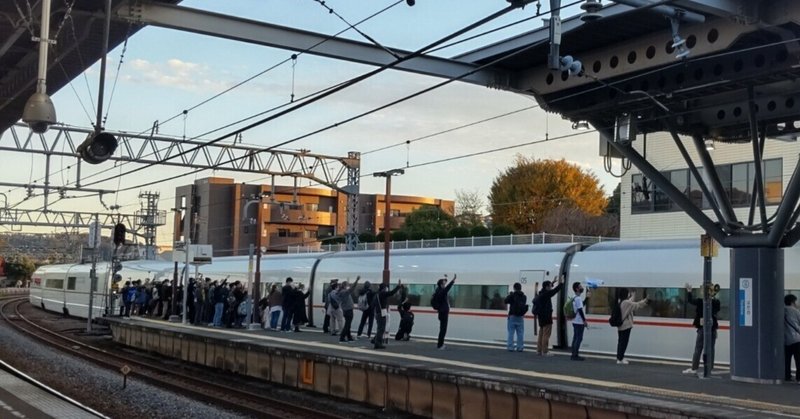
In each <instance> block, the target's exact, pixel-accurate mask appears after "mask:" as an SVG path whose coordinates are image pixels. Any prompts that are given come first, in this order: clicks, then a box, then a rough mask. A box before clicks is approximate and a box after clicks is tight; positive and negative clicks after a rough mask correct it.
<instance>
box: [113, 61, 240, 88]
mask: <svg viewBox="0 0 800 419" xmlns="http://www.w3.org/2000/svg"><path fill="white" fill-rule="evenodd" d="M130 67H131V68H132V71H130V70H129V71H127V72H125V73H124V76H123V80H126V81H128V82H131V83H137V84H144V85H148V86H161V87H171V88H175V89H179V90H184V91H188V92H195V93H209V92H218V91H221V90H224V89H227V88H228V87H230V86H232V85H233V83H232V82H231V81H227V80H224V79H222V78H219V77H217V76H216V75H215V74H212V69H211V68H210V67H209V66H208V65H205V64H199V63H193V62H188V61H183V60H179V59H177V58H171V59H168V60H167V61H165V62H150V61H148V60H144V59H140V58H137V59H133V60H131V62H130ZM123 71H124V70H123Z"/></svg>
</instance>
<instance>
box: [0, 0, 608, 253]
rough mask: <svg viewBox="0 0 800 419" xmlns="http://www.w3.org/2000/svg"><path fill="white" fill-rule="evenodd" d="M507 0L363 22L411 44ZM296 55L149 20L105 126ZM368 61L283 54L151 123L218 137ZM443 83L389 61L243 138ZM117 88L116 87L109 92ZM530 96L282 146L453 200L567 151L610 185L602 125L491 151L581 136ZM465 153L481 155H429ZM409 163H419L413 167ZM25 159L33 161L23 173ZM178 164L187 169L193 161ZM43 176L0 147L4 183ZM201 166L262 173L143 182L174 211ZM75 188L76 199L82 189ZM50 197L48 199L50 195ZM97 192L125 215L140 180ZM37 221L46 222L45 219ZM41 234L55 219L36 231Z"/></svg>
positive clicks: (60, 98) (431, 107) (83, 204)
mask: <svg viewBox="0 0 800 419" xmlns="http://www.w3.org/2000/svg"><path fill="white" fill-rule="evenodd" d="M393 3H395V1H394V0H391V1H390V0H372V1H360V2H356V1H352V0H327V1H326V2H325V3H324V4H325V6H327V7H329V8H332V9H333V10H334V11H335V12H336V14H338V15H340V16H341V17H342V18H344V19H345V20H347V21H348V22H350V23H355V22H358V21H360V20H362V19H364V18H365V17H367V16H369V15H371V14H373V13H375V12H377V11H379V10H381V9H383V8H385V7H386V6H389V5H391V4H393ZM542 3H543V4H542V11H545V10H547V7H548V4H549V2H545V1H543V2H542ZM181 5H182V6H185V7H192V8H198V9H203V10H210V11H214V12H218V13H224V14H229V15H233V16H238V17H242V18H246V19H253V20H259V21H264V22H269V23H274V24H278V25H284V26H289V27H293V28H298V29H303V30H308V31H313V32H318V33H322V34H325V35H330V34H334V33H336V32H339V31H341V30H343V29H345V28H347V24H346V23H344V22H343V21H342V20H340V19H339V18H338V17H337V16H336V15H335V14H332V13H329V10H328V9H327V8H326V7H324V6H322V5H321V4H320V2H319V1H317V0H292V1H289V0H269V1H267V0H237V1H219V0H205V1H204V0H185V1H183V2H182V3H181ZM506 5H507V2H506V1H503V0H482V1H463V0H417V1H416V5H415V6H413V7H409V6H408V5H407V4H406V2H404V1H403V2H400V3H399V4H397V5H396V6H394V7H392V8H390V9H389V10H388V11H386V12H384V13H382V14H380V15H378V16H376V17H374V18H372V19H371V20H369V21H367V22H365V23H363V24H361V25H359V26H358V27H359V29H360V30H361V31H362V32H364V33H365V34H367V35H369V36H370V37H371V38H373V39H374V40H376V41H377V42H379V43H380V44H382V45H385V46H387V47H393V48H400V49H405V50H411V51H413V50H416V49H418V48H420V47H422V46H424V45H427V44H429V43H431V42H433V41H435V40H437V39H439V38H441V37H443V36H446V35H448V34H450V33H452V32H454V31H456V30H458V29H460V28H462V27H464V26H466V25H469V24H471V23H473V22H475V21H477V20H479V19H481V18H483V17H486V16H488V15H489V14H491V13H493V12H495V11H497V10H500V9H502V8H504V7H505V6H506ZM579 11H580V10H579V9H577V8H575V7H573V8H570V9H567V10H565V11H563V12H562V15H564V16H565V17H568V16H572V15H574V14H576V13H578V12H579ZM535 14H536V7H535V5H529V6H528V7H526V8H525V9H523V10H515V11H512V12H511V13H509V14H507V15H506V16H504V17H502V18H500V19H498V20H496V21H493V22H491V23H489V24H487V25H485V26H483V27H481V28H479V29H477V30H475V31H473V32H471V33H469V34H468V35H467V36H469V35H473V34H476V33H480V32H483V31H485V30H489V29H492V28H497V27H499V26H502V25H505V24H508V23H511V22H516V21H519V20H521V19H524V18H528V17H531V16H534V15H535ZM545 17H547V15H542V16H540V17H537V18H535V19H531V20H528V21H526V22H524V23H522V24H518V25H515V26H513V27H511V28H509V29H506V30H503V31H498V32H496V33H493V34H490V35H488V36H483V37H479V38H477V39H474V40H471V41H468V42H464V43H461V44H458V45H456V46H453V47H451V48H447V49H443V50H441V51H437V52H436V53H435V55H439V56H443V57H452V56H455V55H457V54H459V53H463V52H466V51H471V50H473V49H477V48H480V47H482V46H485V45H489V44H491V43H494V42H497V41H500V40H502V39H505V38H508V37H511V36H513V35H516V34H519V33H523V32H527V31H531V30H534V29H537V28H539V27H541V25H542V18H545ZM341 36H343V37H347V38H351V39H357V40H360V41H364V38H363V37H362V36H361V35H360V34H358V33H356V32H355V31H353V30H349V31H348V32H345V33H344V34H342V35H341ZM462 38H463V37H462ZM292 53H294V52H292V51H287V50H281V49H273V48H267V47H263V46H257V45H250V44H245V43H241V42H235V41H229V40H225V39H220V38H214V37H211V36H205V35H196V34H191V33H185V32H180V31H176V30H172V29H162V28H156V27H146V28H144V29H143V30H141V31H139V32H138V33H136V34H135V35H133V36H131V37H130V39H129V40H128V42H127V46H126V48H125V49H124V55H123V47H122V46H120V47H118V48H116V49H114V50H112V51H110V52H109V55H108V72H107V76H106V82H107V85H106V96H105V102H106V105H107V121H106V125H105V128H106V129H108V130H114V131H128V132H143V131H148V132H149V130H150V127H152V126H153V124H154V122H155V121H167V120H168V119H169V118H171V117H173V116H175V115H179V114H181V112H182V111H183V110H184V109H191V108H193V107H195V106H196V105H197V104H199V103H201V102H203V101H205V100H206V99H208V98H210V97H212V96H214V95H216V94H218V93H220V92H221V91H224V90H225V89H228V88H230V87H231V86H234V85H236V84H237V83H240V82H242V81H243V80H245V79H247V78H250V77H252V76H253V75H256V74H259V73H261V72H264V70H265V69H267V68H270V67H273V66H275V65H276V64H278V63H281V62H282V61H284V60H286V59H287V58H289V57H290V56H291V55H292ZM120 61H121V63H120ZM372 69H374V67H371V66H365V65H360V64H353V63H349V62H345V61H340V60H336V59H330V58H322V57H315V56H312V55H308V54H302V55H300V56H299V57H298V58H297V60H296V61H295V63H294V65H292V63H291V61H289V62H287V63H285V64H282V65H278V66H276V67H275V68H274V69H272V70H270V71H267V72H265V73H264V74H262V75H260V76H258V77H256V78H254V79H253V80H252V81H250V82H247V83H245V84H243V85H241V86H240V87H237V88H235V89H233V90H232V91H230V92H228V93H225V94H224V95H221V96H220V97H218V98H216V99H214V100H211V101H209V102H208V103H206V104H204V105H202V106H198V107H196V108H194V109H192V110H191V111H190V112H188V113H187V114H186V116H185V117H182V116H181V117H177V118H175V119H173V120H172V121H170V122H166V123H160V125H159V132H160V133H161V134H167V135H176V136H179V137H182V136H186V137H195V136H200V138H202V139H204V140H211V139H215V138H217V137H219V136H220V135H221V134H223V133H229V132H231V131H232V130H233V129H235V128H236V127H240V126H242V125H241V124H240V125H237V126H234V127H232V128H228V129H224V130H222V131H219V132H216V133H214V134H210V135H205V134H206V133H208V132H210V131H212V130H215V129H217V128H219V127H220V126H222V125H226V124H228V123H231V122H234V121H237V120H240V119H242V118H244V117H247V116H250V115H253V114H256V113H259V112H263V111H265V110H267V109H270V108H273V107H275V106H279V105H282V104H285V103H286V102H288V101H289V100H290V97H291V95H292V93H294V95H295V97H296V98H299V97H302V96H304V95H308V94H311V93H313V92H316V91H318V90H320V89H324V88H327V87H330V86H332V85H335V84H337V83H340V82H342V81H345V80H347V79H349V78H351V77H354V76H357V75H360V74H363V73H366V72H368V71H370V70H372ZM99 71H100V70H99V62H98V63H96V64H95V65H93V66H92V67H91V68H90V69H89V70H87V71H86V72H85V74H84V75H81V76H80V77H78V78H76V79H75V80H73V82H72V83H71V84H70V85H69V86H66V87H64V88H63V89H61V90H60V91H59V92H57V93H56V94H55V95H53V97H52V99H53V102H54V104H55V106H56V111H57V114H58V120H59V122H61V123H64V124H67V125H72V126H78V127H85V128H90V127H91V126H92V125H93V120H94V118H95V117H94V115H95V113H96V111H95V110H94V103H96V101H97V87H98V79H99ZM441 81H442V79H440V78H436V77H429V76H421V75H415V74H410V73H407V72H400V71H393V70H388V71H385V72H383V73H381V74H379V75H377V76H375V77H372V78H369V79H367V80H365V81H364V82H362V83H360V84H357V85H355V86H353V87H350V88H347V89H345V90H343V91H341V92H339V93H336V94H334V95H332V96H329V97H328V98H325V99H323V100H321V101H319V102H316V103H314V104H312V105H309V106H306V107H304V108H302V109H300V110H298V111H297V112H293V113H291V114H289V115H286V116H285V117H281V118H278V119H276V120H274V121H272V122H269V123H267V124H264V125H261V126H259V127H257V128H254V129H251V130H248V131H246V132H244V133H243V143H244V144H246V145H252V146H257V147H268V146H271V145H273V144H276V143H280V142H283V141H286V140H288V139H292V138H294V137H296V136H299V135H302V134H306V133H308V132H310V131H314V130H316V129H319V128H322V127H325V126H328V125H330V124H333V123H336V122H339V121H342V120H344V119H346V118H349V117H352V116H354V115H357V114H359V113H361V112H364V111H367V110H370V109H373V108H375V107H378V106H381V105H384V104H386V103H388V102H391V101H393V100H396V99H398V98H401V97H403V96H406V95H409V94H412V93H414V92H417V91H419V90H422V89H424V88H427V87H429V86H432V85H434V84H436V83H439V82H441ZM111 91H113V96H111V95H110V93H111ZM536 105H537V103H536V100H535V99H534V98H533V97H530V96H524V95H520V94H517V93H511V92H507V91H500V90H495V89H489V88H486V87H481V86H476V85H472V84H466V83H458V82H456V83H451V84H449V85H447V86H445V87H442V88H439V89H436V90H433V91H431V92H429V93H426V94H424V95H422V96H419V97H417V98H414V99H411V100H409V101H406V102H403V103H401V104H398V105H395V106H392V107H390V108H387V109H384V110H381V111H378V112H376V113H374V114H372V115H369V116H367V117H364V118H360V119H358V120H355V121H353V122H350V123H347V124H342V125H340V126H338V127H336V128H335V129H331V130H328V131H326V132H323V133H320V134H317V135H314V136H311V137H308V138H305V139H303V140H300V141H297V142H294V143H292V144H289V145H287V146H285V147H284V148H283V149H287V150H299V149H307V150H310V151H311V152H312V153H317V154H327V155H340V156H346V155H347V153H348V151H359V152H361V153H362V154H363V155H362V161H361V173H362V174H369V173H373V172H377V171H385V170H390V169H395V168H405V167H407V166H410V167H409V168H408V170H406V173H405V175H403V176H401V177H398V178H395V179H394V181H393V182H392V189H393V191H392V192H393V193H395V194H401V195H421V196H432V197H437V198H443V199H454V198H455V195H456V191H468V192H477V193H478V195H479V196H480V197H482V198H483V199H484V203H488V199H487V197H488V195H489V190H490V188H491V184H492V182H493V180H494V179H495V178H496V177H497V176H498V175H499V174H501V173H502V172H503V171H504V170H505V169H506V168H508V167H510V166H512V165H513V164H514V160H515V156H516V155H517V154H521V155H524V156H526V157H533V158H540V159H561V158H564V159H566V160H567V161H569V162H572V163H575V164H577V165H579V166H580V167H582V168H584V169H585V170H587V171H589V172H591V173H593V174H594V175H596V176H597V177H598V179H599V180H600V183H601V185H602V186H603V187H604V189H605V191H606V193H607V194H610V193H611V191H612V190H613V189H614V187H615V186H616V185H617V183H618V179H617V178H614V177H613V176H612V175H610V174H607V173H606V172H605V171H604V169H603V161H602V158H601V157H599V156H598V137H597V134H596V133H587V134H585V135H580V136H576V137H571V138H568V139H563V140H553V141H549V142H545V143H541V144H536V145H529V146H524V147H516V148H512V149H510V150H506V151H502V152H495V153H485V152H486V151H488V150H492V149H495V148H501V147H506V146H515V145H519V144H523V143H527V142H532V141H536V140H542V139H544V138H545V137H546V136H547V137H550V138H553V137H558V136H562V135H565V134H574V133H575V131H573V130H572V128H571V123H570V122H569V121H565V120H563V119H562V118H561V117H560V116H559V115H556V114H547V113H546V112H544V111H543V110H541V109H539V108H538V107H537V106H536ZM524 108H532V109H527V110H524V111H521V112H517V113H515V114H513V115H510V116H507V117H503V118H498V119H496V120H493V121H491V122H487V123H482V124H477V125H474V126H471V127H469V128H464V129H460V130H456V131H453V132H450V133H446V134H442V135H437V136H433V137H431V138H426V139H423V140H419V141H413V142H412V143H411V144H409V145H406V144H405V142H406V141H408V140H415V139H417V138H420V137H423V136H428V135H431V134H435V133H438V132H441V131H444V130H449V129H452V128H455V127H459V126H462V125H465V124H470V123H474V122H476V121H479V120H482V119H486V118H491V117H495V116H498V115H501V114H505V113H508V112H513V111H519V110H521V109H524ZM223 142H232V140H224V141H223ZM397 144H399V146H397V147H392V148H388V149H386V150H383V151H379V152H372V153H370V151H371V150H375V149H378V148H382V147H385V146H390V145H397ZM471 153H477V155H476V156H473V157H469V158H463V159H456V160H452V161H449V162H445V163H437V164H427V165H424V163H428V162H432V161H438V160H441V159H447V158H452V157H457V156H463V155H467V154H471ZM12 159H13V160H15V162H16V163H18V164H19V163H22V162H25V164H21V165H14V164H10V163H11V162H12ZM28 160H30V163H28ZM73 163H74V161H71V160H70V159H62V158H60V157H54V158H53V159H52V160H51V184H54V185H58V186H60V185H64V184H68V185H72V184H74V181H75V175H76V173H75V169H74V167H71V165H72V164H73ZM415 165H421V166H418V167H414V166H415ZM20 166H21V167H24V168H25V169H28V170H19V167H20ZM14 167H16V168H14ZM134 167H136V165H135V164H118V165H116V166H115V164H114V163H113V162H106V163H103V164H101V165H98V166H91V167H89V166H88V165H85V164H84V165H82V168H81V171H82V177H83V179H84V180H83V181H82V183H84V184H86V183H88V182H93V181H97V180H102V179H106V178H108V177H110V176H112V175H118V174H120V173H123V174H124V173H126V172H127V171H128V170H130V169H132V168H134ZM181 170H184V169H178V168H175V167H166V168H165V167H151V168H148V169H146V170H142V171H139V172H136V173H135V174H130V175H128V176H123V177H121V178H117V179H111V180H108V181H105V182H102V183H99V184H97V185H92V186H91V187H92V188H102V189H113V190H116V189H119V188H125V187H130V186H135V185H138V184H141V183H145V182H148V181H154V180H159V179H164V178H167V177H170V176H173V175H175V174H177V173H180V171H181ZM185 171H186V172H189V170H188V169H187V170H185ZM44 173H45V164H44V158H43V157H41V156H29V155H25V154H17V153H4V155H3V156H2V157H0V175H2V176H3V177H4V178H5V179H7V180H6V181H7V182H16V183H29V182H32V181H34V180H38V179H41V178H43V177H44ZM208 176H219V177H232V178H234V179H236V181H237V182H254V181H258V180H261V181H262V182H266V183H268V182H269V180H268V179H266V180H265V179H264V177H263V176H258V175H253V174H237V173H232V172H225V171H216V172H212V171H206V172H201V173H198V174H194V175H191V176H185V177H182V178H179V179H176V180H173V181H169V182H163V183H160V184H158V185H154V186H149V187H147V188H144V189H143V191H155V192H159V193H160V194H161V202H160V209H163V210H167V211H169V209H170V208H172V207H173V206H174V202H173V197H174V191H175V187H177V186H180V185H186V184H190V183H192V182H193V181H194V180H195V179H200V178H204V177H208ZM277 182H278V183H279V184H287V185H291V182H292V180H291V178H285V179H278V180H277ZM39 183H41V180H39ZM301 186H308V184H307V181H305V183H301ZM383 190H384V180H383V179H379V178H373V177H363V178H362V179H361V191H362V193H382V192H383ZM2 192H3V193H6V195H8V201H9V204H10V205H13V204H17V203H19V202H22V201H23V200H24V199H25V195H26V194H25V191H24V190H21V189H13V188H8V189H4V190H2ZM71 195H72V196H76V195H80V193H72V194H71ZM53 200H54V199H53V198H52V197H51V199H50V201H51V202H52V201H53ZM103 201H104V203H105V204H106V205H112V204H116V205H120V206H121V207H122V208H121V210H120V211H121V212H123V213H133V212H134V211H136V210H138V209H139V199H138V191H129V192H124V193H119V194H116V195H108V196H105V197H104V199H103ZM43 202H44V201H43V198H42V196H41V195H37V196H33V197H31V198H29V199H27V200H24V202H22V203H21V204H19V207H20V208H32V209H35V208H40V207H41V206H42V204H43ZM50 209H53V210H61V211H70V210H72V211H75V210H80V211H103V207H102V206H101V203H100V202H99V200H98V198H97V197H96V196H95V197H89V198H83V199H77V198H72V199H63V200H58V201H56V202H55V203H53V204H51V206H50ZM31 231H40V232H41V231H42V229H38V230H31ZM44 231H53V230H52V229H44ZM171 234H172V232H171V226H170V225H168V226H165V227H162V228H160V229H159V231H158V242H159V243H169V242H170V241H171Z"/></svg>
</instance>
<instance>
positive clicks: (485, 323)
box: [30, 240, 800, 363]
mask: <svg viewBox="0 0 800 419" xmlns="http://www.w3.org/2000/svg"><path fill="white" fill-rule="evenodd" d="M798 252H800V248H791V249H786V257H785V261H786V262H785V263H786V266H785V278H786V281H785V288H786V290H787V292H792V293H795V294H797V293H798V290H800V257H797V255H795V253H798ZM390 264H391V265H390V270H391V275H392V281H393V283H396V280H397V279H402V281H403V284H404V285H406V291H407V295H405V297H406V298H408V300H409V301H411V302H412V304H413V305H414V312H415V313H416V320H415V325H414V332H413V334H414V335H416V336H430V337H433V336H436V334H437V332H438V321H437V319H436V314H435V312H434V310H433V309H432V308H431V307H430V298H431V295H432V294H433V290H434V284H435V283H436V281H437V280H438V279H439V278H441V277H442V275H443V274H445V273H448V274H450V275H452V274H453V273H458V280H457V282H456V284H455V286H454V288H453V289H452V290H451V292H450V295H451V298H452V300H451V307H452V309H451V312H450V323H449V328H448V334H447V337H448V339H453V340H456V339H458V340H465V341H480V342H504V341H505V336H506V312H507V309H506V306H505V305H504V304H503V299H504V297H505V296H506V295H507V294H508V292H509V291H510V290H511V287H512V285H513V284H514V283H515V282H521V283H522V286H523V291H524V292H525V293H526V294H527V295H528V297H529V301H530V300H531V299H532V297H533V296H534V295H535V292H536V290H538V289H539V288H540V287H541V283H542V281H545V280H549V281H553V280H554V279H556V278H558V276H559V275H560V274H562V273H563V274H565V275H566V278H567V285H566V286H565V291H564V292H561V293H559V294H558V295H557V296H556V297H554V301H553V306H554V307H555V308H556V313H555V314H556V315H557V316H558V319H557V322H556V325H557V326H556V327H555V329H556V330H555V332H554V333H553V335H552V337H551V344H553V345H555V346H556V347H566V346H567V345H568V344H569V341H570V338H571V336H570V335H571V328H570V327H568V326H569V324H568V323H567V321H566V320H565V319H564V318H563V315H562V313H560V311H561V310H560V309H558V308H560V307H561V306H562V305H563V302H564V301H565V298H567V296H568V295H570V294H571V288H570V284H572V283H574V282H576V281H578V282H585V281H586V279H589V278H592V279H599V280H602V281H603V282H604V286H602V287H600V288H597V289H593V290H591V294H590V296H589V298H588V308H587V314H588V319H589V321H590V324H591V326H593V328H592V330H589V331H588V332H587V335H586V337H585V339H584V344H583V347H582V349H585V350H586V351H589V352H597V353H614V352H615V350H616V341H617V334H616V329H614V328H612V327H610V326H609V325H608V316H609V314H610V305H611V302H612V298H613V297H612V296H613V295H614V291H615V289H616V288H617V287H627V288H629V289H630V290H632V291H633V292H635V293H636V296H637V299H639V298H642V297H643V296H645V295H646V296H647V297H648V299H649V301H650V303H649V305H648V306H647V307H646V308H644V309H642V310H639V311H637V312H636V326H635V328H634V331H633V334H632V336H631V341H630V346H629V349H628V354H629V355H631V356H640V357H652V358H659V359H676V360H686V359H689V358H690V357H691V352H692V349H693V342H694V335H695V330H694V328H693V327H692V318H693V316H694V306H692V305H687V304H686V299H687V293H686V290H685V284H686V283H690V284H693V285H695V288H697V287H698V286H699V285H700V283H701V281H702V277H703V275H702V269H703V261H702V258H701V256H700V250H699V240H670V241H628V242H605V243H599V244H594V245H591V246H585V245H580V244H545V245H515V246H485V247H463V248H435V249H413V250H395V251H392V252H391V258H390ZM729 266H730V261H729V256H728V252H727V251H720V255H719V257H717V258H714V261H713V268H712V273H713V282H714V283H718V284H719V285H720V286H721V287H722V289H721V291H720V293H719V298H720V300H721V303H722V310H721V312H720V332H719V339H718V345H717V360H718V361H719V362H720V363H728V361H729V347H728V344H729V337H728V332H729V322H728V319H729V317H730V308H729V301H730V293H729V290H728V287H729ZM247 267H248V262H247V258H246V257H226V258H217V259H215V260H214V262H213V264H211V265H205V266H201V267H200V272H201V273H202V274H203V275H204V276H205V277H207V278H212V279H222V278H224V277H230V279H229V281H234V280H239V281H242V282H244V283H247V282H248V277H247ZM261 269H262V295H264V291H265V290H266V289H268V287H269V285H271V284H272V283H283V281H284V280H285V278H286V277H288V276H291V277H292V278H294V280H295V282H301V283H305V284H307V285H309V286H310V289H312V291H313V294H312V297H311V300H312V307H309V319H310V321H311V322H312V323H315V324H316V325H320V324H321V322H322V321H321V320H322V319H321V317H322V315H323V314H322V297H321V295H322V290H323V287H326V286H327V284H328V283H329V282H330V280H331V279H332V278H340V279H347V278H350V279H351V280H353V279H355V277H356V276H357V275H360V276H361V277H362V281H364V280H369V281H370V282H371V283H372V284H373V286H375V285H376V284H377V283H378V282H380V278H381V273H382V270H383V251H359V252H338V253H306V254H291V255H271V256H266V257H264V258H263V259H262V266H261ZM172 270H173V264H172V263H168V262H155V261H137V262H126V263H124V268H123V270H122V271H121V272H120V274H121V275H122V277H123V280H128V279H143V280H144V279H145V278H157V279H159V280H160V279H164V278H171V277H172ZM108 276H109V275H108V266H107V265H98V277H99V278H100V280H99V281H98V282H99V286H98V289H97V290H96V297H95V300H94V304H93V306H94V311H93V315H94V316H100V315H103V313H104V312H105V309H106V307H107V305H108V301H109V290H110V285H109V282H110V281H109V280H108ZM88 286H89V267H88V266H87V265H56V266H45V267H41V268H39V270H37V271H36V272H35V273H34V274H33V281H32V287H31V292H30V301H31V303H32V304H34V305H36V306H41V307H42V308H44V309H47V310H52V311H59V312H62V311H63V312H65V313H68V314H70V315H74V316H79V317H85V316H86V315H87V313H88V309H87V308H88V295H87V294H88ZM698 292H699V291H698V290H697V289H696V290H695V291H694V293H695V294H694V295H695V296H699V294H698ZM395 298H397V297H395ZM118 304H119V303H117V305H118ZM395 304H396V302H395ZM776 304H782V301H780V302H778V301H776ZM526 317H528V318H529V319H527V320H526V326H525V340H526V341H530V342H535V340H536V338H535V336H534V327H533V318H532V316H531V315H530V314H528V315H527V316H526ZM359 318H360V316H359V315H358V313H356V319H355V320H354V322H357V321H358V320H359ZM395 325H396V323H395ZM394 327H395V326H392V328H393V329H394Z"/></svg>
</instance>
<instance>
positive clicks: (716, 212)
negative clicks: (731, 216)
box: [667, 120, 730, 230]
mask: <svg viewBox="0 0 800 419" xmlns="http://www.w3.org/2000/svg"><path fill="white" fill-rule="evenodd" d="M667 127H668V128H669V133H670V135H671V136H672V140H673V141H674V142H675V146H676V147H678V151H679V152H680V153H681V156H683V160H684V161H685V162H686V165H687V166H688V167H689V171H690V172H691V173H692V176H693V177H694V179H695V181H697V184H698V185H699V186H700V190H702V191H703V196H705V197H706V198H707V199H709V200H711V199H713V197H714V196H713V195H712V194H711V191H710V190H709V189H708V186H707V185H706V182H705V180H703V176H701V175H700V171H699V170H697V166H696V165H695V164H694V161H692V157H691V156H690V155H689V152H688V151H687V150H686V147H685V146H684V145H683V141H681V138H680V136H679V135H678V133H677V131H676V130H675V125H674V124H673V123H672V122H671V121H669V120H668V121H667ZM711 209H712V210H713V211H714V215H716V216H717V220H719V222H720V225H721V226H722V229H723V230H729V229H730V226H729V225H728V223H727V221H728V220H727V219H726V218H725V216H724V215H723V214H722V211H721V210H720V209H719V207H718V206H717V205H711Z"/></svg>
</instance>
